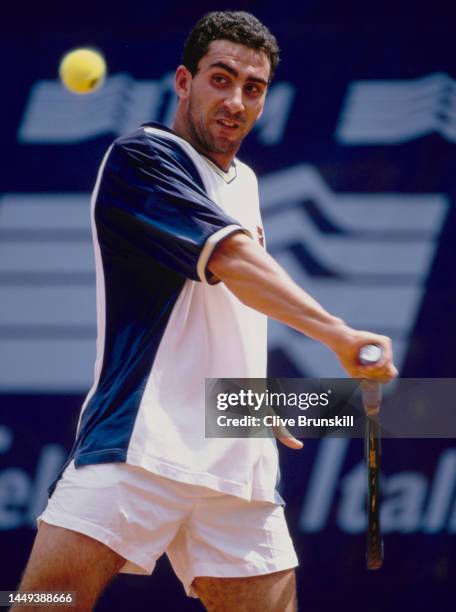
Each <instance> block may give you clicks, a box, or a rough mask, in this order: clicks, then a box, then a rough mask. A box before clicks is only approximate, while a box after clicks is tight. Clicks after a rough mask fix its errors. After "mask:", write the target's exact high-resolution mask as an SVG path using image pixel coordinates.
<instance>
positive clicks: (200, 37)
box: [174, 12, 279, 167]
mask: <svg viewBox="0 0 456 612" xmlns="http://www.w3.org/2000/svg"><path fill="white" fill-rule="evenodd" d="M278 53H279V50H278V47H277V43H276V40H275V38H274V37H273V36H272V34H271V33H270V32H269V31H268V30H267V28H266V27H265V26H264V25H262V24H261V22H259V21H258V20H257V19H256V18H255V17H253V15H249V14H248V13H244V12H215V13H209V14H208V15H205V16H204V17H203V18H202V19H201V20H200V21H199V22H198V23H197V24H196V26H195V27H194V29H193V30H192V32H191V33H190V35H189V37H188V39H187V42H186V43H185V49H184V56H183V63H182V65H181V66H179V68H178V69H177V71H176V92H177V95H178V97H179V104H178V110H177V115H176V121H175V124H174V128H175V130H176V131H177V133H178V134H179V135H181V136H183V137H184V138H186V139H187V140H189V141H190V142H191V144H193V146H195V148H196V149H197V150H199V151H200V152H201V153H202V154H203V155H206V156H207V157H210V158H211V159H212V160H213V161H215V162H216V163H218V164H219V165H220V166H222V167H227V166H229V163H230V162H231V160H232V158H233V157H234V155H235V154H236V152H237V151H238V149H239V147H240V145H241V142H242V140H243V139H244V138H245V136H246V135H247V134H248V133H249V131H250V130H251V129H252V127H253V125H254V124H255V122H256V120H257V119H258V118H259V117H260V116H261V113H262V112H263V107H264V102H265V98H266V92H267V88H268V85H269V83H270V81H271V78H272V75H273V73H274V71H275V68H276V67H277V64H278V61H279V55H278Z"/></svg>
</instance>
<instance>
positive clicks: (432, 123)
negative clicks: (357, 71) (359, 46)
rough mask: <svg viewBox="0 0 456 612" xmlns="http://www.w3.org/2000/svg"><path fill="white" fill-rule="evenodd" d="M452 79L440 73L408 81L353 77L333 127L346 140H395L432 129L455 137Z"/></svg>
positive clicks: (366, 142) (360, 142)
mask: <svg viewBox="0 0 456 612" xmlns="http://www.w3.org/2000/svg"><path fill="white" fill-rule="evenodd" d="M455 104H456V83H455V81H454V79H452V78H450V77H449V76H448V75H446V74H443V73H436V74H432V75H430V76H427V77H423V78H420V79H415V80H409V81H402V80H396V81H354V82H353V83H351V84H350V86H349V88H348V91H347V95H346V97H345V100H344V104H343V108H342V111H341V114H340V117H339V121H338V125H337V128H336V134H335V136H336V140H338V141H339V142H341V143H343V144H347V145H382V144H390V145H395V144H401V143H403V142H407V141H409V140H413V139H414V138H419V137H420V136H425V135H426V134H430V133H432V132H437V133H438V134H440V135H441V136H442V137H443V138H446V139H447V140H450V141H455V140H456V111H455Z"/></svg>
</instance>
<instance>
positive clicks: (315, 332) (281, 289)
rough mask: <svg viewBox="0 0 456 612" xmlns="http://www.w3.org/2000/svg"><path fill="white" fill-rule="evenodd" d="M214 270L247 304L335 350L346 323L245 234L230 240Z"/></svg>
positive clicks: (213, 262) (213, 264) (219, 251)
mask: <svg viewBox="0 0 456 612" xmlns="http://www.w3.org/2000/svg"><path fill="white" fill-rule="evenodd" d="M209 269H210V271H211V272H212V273H213V274H215V276H217V278H219V279H220V280H221V281H223V282H224V283H225V285H226V286H227V287H228V289H230V291H232V293H234V295H235V296H236V297H237V298H238V299H239V300H241V302H243V303H244V304H245V305H247V306H250V307H251V308H254V309H255V310H258V311H259V312H262V313H263V314H265V315H267V316H269V317H271V318H273V319H276V320H278V321H280V322H282V323H284V324H286V325H289V326H290V327H293V328H295V329H297V330H298V331H300V332H302V333H304V334H306V335H307V336H310V337H311V338H314V339H315V340H319V341H320V342H322V343H324V344H326V345H328V346H330V347H332V346H333V344H334V341H335V339H336V336H337V332H338V330H339V329H340V330H342V328H345V330H346V329H347V328H346V327H345V326H344V324H343V321H342V320H341V319H339V318H337V317H334V316H333V315H331V314H330V313H328V312H327V311H326V310H325V309H324V308H323V307H322V306H321V305H320V304H319V303H318V302H317V301H316V300H314V299H313V298H312V297H311V296H310V295H308V294H307V293H306V292H305V291H304V290H303V289H301V288H300V287H299V286H298V285H297V284H296V283H295V282H294V281H293V280H292V279H291V278H290V277H289V276H288V274H287V273H286V272H285V270H284V269H283V268H282V267H281V266H280V265H279V264H278V263H277V262H276V261H275V260H274V259H273V258H272V257H271V256H270V255H269V254H268V253H266V252H265V251H264V250H263V249H262V248H261V247H259V246H258V245H257V244H256V243H254V242H253V241H252V240H250V239H249V238H247V236H245V235H243V234H236V235H234V236H231V237H230V238H228V239H227V240H226V241H224V243H222V245H220V247H219V248H218V249H217V251H216V252H215V253H214V255H213V256H212V258H211V260H210V262H209Z"/></svg>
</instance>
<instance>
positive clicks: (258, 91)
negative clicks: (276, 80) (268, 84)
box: [246, 85, 261, 94]
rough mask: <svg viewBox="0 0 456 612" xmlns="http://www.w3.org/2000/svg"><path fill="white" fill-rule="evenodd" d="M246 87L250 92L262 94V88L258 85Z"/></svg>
mask: <svg viewBox="0 0 456 612" xmlns="http://www.w3.org/2000/svg"><path fill="white" fill-rule="evenodd" d="M246 89H247V91H248V92H249V93H253V94H261V89H260V88H259V87H258V85H247V87H246Z"/></svg>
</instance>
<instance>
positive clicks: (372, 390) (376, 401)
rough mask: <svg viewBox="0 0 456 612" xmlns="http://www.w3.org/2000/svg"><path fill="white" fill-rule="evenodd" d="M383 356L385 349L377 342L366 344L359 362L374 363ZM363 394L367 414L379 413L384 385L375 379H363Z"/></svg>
mask: <svg viewBox="0 0 456 612" xmlns="http://www.w3.org/2000/svg"><path fill="white" fill-rule="evenodd" d="M382 356H383V350H382V348H381V347H380V346H377V345H376V344H366V345H365V346H363V347H362V348H361V349H360V351H359V354H358V359H359V363H360V364H361V365H374V364H375V363H377V362H378V361H380V359H381V358H382ZM361 394H362V397H363V406H364V410H365V411H366V413H367V414H369V415H372V414H377V413H378V411H379V410H380V402H381V401H382V387H381V385H380V384H379V383H378V382H375V381H373V380H367V379H366V380H362V381H361Z"/></svg>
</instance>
